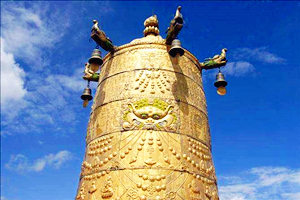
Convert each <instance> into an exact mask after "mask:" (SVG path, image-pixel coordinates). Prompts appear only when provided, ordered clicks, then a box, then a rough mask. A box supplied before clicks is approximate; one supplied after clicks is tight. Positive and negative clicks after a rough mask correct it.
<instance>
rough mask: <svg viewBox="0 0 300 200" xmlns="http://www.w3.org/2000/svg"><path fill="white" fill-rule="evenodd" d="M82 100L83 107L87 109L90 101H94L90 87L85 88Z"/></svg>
mask: <svg viewBox="0 0 300 200" xmlns="http://www.w3.org/2000/svg"><path fill="white" fill-rule="evenodd" d="M81 99H82V100H83V107H86V106H87V105H88V103H89V101H90V100H92V99H93V96H92V90H91V89H90V88H89V87H86V88H84V90H83V93H82V95H81Z"/></svg>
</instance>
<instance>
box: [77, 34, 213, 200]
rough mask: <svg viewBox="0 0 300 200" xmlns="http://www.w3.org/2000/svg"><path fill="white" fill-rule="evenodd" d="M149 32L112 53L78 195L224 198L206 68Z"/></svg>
mask: <svg viewBox="0 0 300 200" xmlns="http://www.w3.org/2000/svg"><path fill="white" fill-rule="evenodd" d="M168 48H169V47H168V46H166V45H165V40H163V39H162V38H161V37H160V36H154V35H147V36H146V37H144V38H141V39H136V40H134V41H132V42H131V43H129V44H126V45H123V46H120V47H118V48H117V49H116V51H115V52H114V53H113V54H108V55H107V56H106V57H105V58H104V64H103V66H102V69H101V74H100V79H99V83H98V88H97V92H96V94H95V98H94V104H93V106H92V113H91V116H90V121H89V124H88V131H87V138H86V154H85V158H84V162H83V164H82V172H81V176H80V183H79V187H78V192H77V196H76V199H82V200H99V199H115V200H116V199H124V200H127V199H128V200H139V199H140V200H143V199H147V200H152V199H153V200H154V199H164V200H171V199H172V200H173V199H184V200H189V199H193V200H196V199H199V200H209V199H212V200H217V199H218V192H217V185H216V176H215V170H214V166H213V162H212V156H211V144H210V133H209V126H208V118H207V110H206V101H205V96H204V92H203V86H202V78H201V69H200V64H199V62H198V60H197V59H196V58H195V57H194V56H193V55H192V54H191V53H190V52H188V51H186V50H185V53H184V55H183V56H177V57H175V58H173V57H171V56H170V55H169V54H168Z"/></svg>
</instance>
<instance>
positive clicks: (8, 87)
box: [1, 38, 27, 110]
mask: <svg viewBox="0 0 300 200" xmlns="http://www.w3.org/2000/svg"><path fill="white" fill-rule="evenodd" d="M4 46H6V44H5V43H4V40H3V39H2V38H1V105H2V106H1V107H2V109H4V110H5V108H6V105H7V104H8V103H10V102H12V101H13V102H16V101H19V100H21V99H22V98H23V97H24V95H25V94H26V92H27V91H26V89H25V88H24V78H25V72H24V70H23V69H22V68H20V66H19V64H18V63H16V61H15V58H14V56H13V54H11V53H7V52H5V51H4Z"/></svg>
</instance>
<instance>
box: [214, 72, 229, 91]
mask: <svg viewBox="0 0 300 200" xmlns="http://www.w3.org/2000/svg"><path fill="white" fill-rule="evenodd" d="M214 86H215V87H216V88H217V93H218V94H219V95H225V94H226V88H225V87H226V86H227V82H226V81H225V77H224V74H222V73H221V72H220V71H219V72H218V74H217V75H216V81H215V83H214Z"/></svg>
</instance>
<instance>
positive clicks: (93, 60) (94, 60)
mask: <svg viewBox="0 0 300 200" xmlns="http://www.w3.org/2000/svg"><path fill="white" fill-rule="evenodd" d="M89 63H90V64H96V65H99V66H100V65H102V63H103V60H102V57H101V51H100V50H99V49H94V50H93V53H92V56H91V57H90V59H89Z"/></svg>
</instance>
